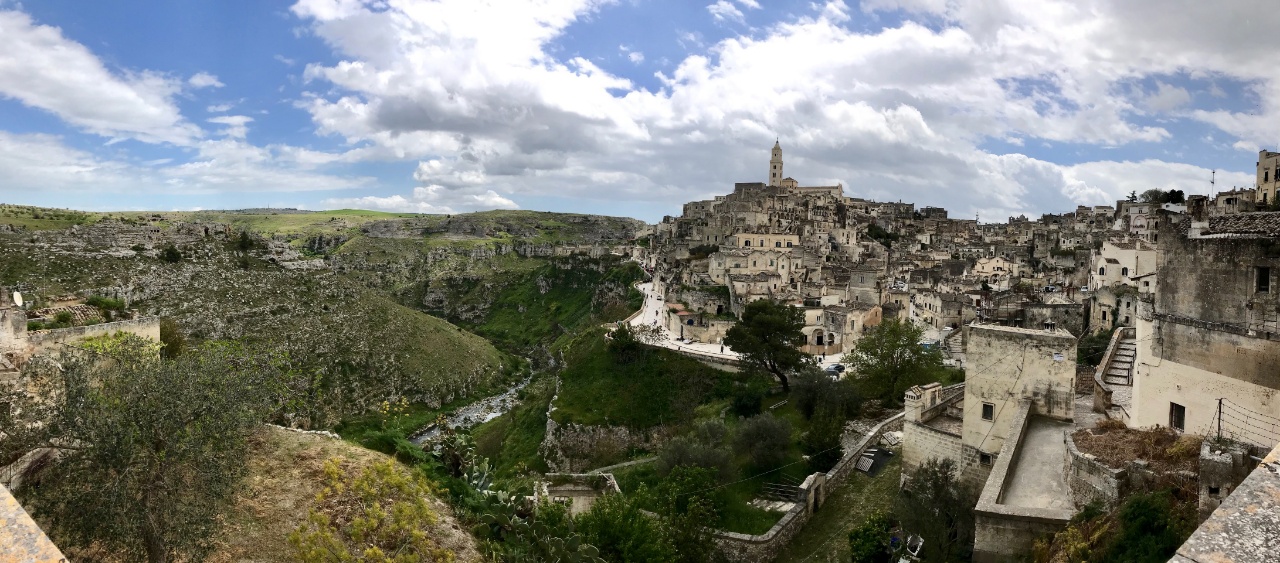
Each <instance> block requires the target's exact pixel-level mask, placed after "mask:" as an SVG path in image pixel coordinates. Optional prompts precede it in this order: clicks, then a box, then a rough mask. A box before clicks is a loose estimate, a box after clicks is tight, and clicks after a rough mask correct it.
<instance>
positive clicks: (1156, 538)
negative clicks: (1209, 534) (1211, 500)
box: [1098, 491, 1196, 563]
mask: <svg viewBox="0 0 1280 563" xmlns="http://www.w3.org/2000/svg"><path fill="white" fill-rule="evenodd" d="M1195 507H1196V505H1195V503H1194V502H1184V503H1181V504H1179V503H1176V502H1175V501H1174V498H1173V495H1172V494H1171V493H1170V492H1169V491H1157V492H1154V493H1148V494H1140V495H1134V496H1132V497H1130V498H1129V500H1127V501H1125V503H1124V505H1122V506H1121V507H1120V511H1119V518H1117V519H1116V521H1117V523H1118V524H1119V531H1118V533H1117V534H1116V535H1115V536H1114V537H1113V538H1112V540H1111V542H1110V543H1109V545H1108V549H1107V550H1106V551H1105V553H1104V554H1103V557H1100V558H1099V559H1098V560H1100V561H1132V562H1134V563H1145V562H1157V561H1159V562H1164V561H1168V560H1169V558H1170V557H1172V556H1173V554H1174V552H1176V551H1177V550H1178V546H1180V545H1182V542H1183V541H1185V540H1186V539H1187V537H1188V536H1190V535H1191V532H1193V531H1195V528H1196V511H1195Z"/></svg>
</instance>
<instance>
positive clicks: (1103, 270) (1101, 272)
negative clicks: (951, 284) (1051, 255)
mask: <svg viewBox="0 0 1280 563" xmlns="http://www.w3.org/2000/svg"><path fill="white" fill-rule="evenodd" d="M747 246H751V245H750V244H748V245H747ZM1098 275H1099V276H1105V275H1107V269H1106V268H1105V267H1104V268H1098Z"/></svg>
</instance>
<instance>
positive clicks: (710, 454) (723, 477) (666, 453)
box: [657, 437, 733, 482]
mask: <svg viewBox="0 0 1280 563" xmlns="http://www.w3.org/2000/svg"><path fill="white" fill-rule="evenodd" d="M677 467H701V468H703V469H707V470H710V471H712V472H714V473H715V475H716V477H717V478H719V480H720V481H723V482H727V481H731V480H732V479H733V460H732V459H731V458H730V456H729V452H727V451H725V450H723V449H721V448H718V447H715V446H712V445H707V444H703V443H699V442H697V441H695V440H693V439H691V438H687V437H680V438H676V439H674V440H670V441H668V442H667V443H666V444H665V445H664V446H663V447H662V449H661V450H659V451H658V463H657V469H658V475H661V476H663V477H666V476H667V475H669V474H670V473H671V471H672V470H673V469H675V468H677Z"/></svg>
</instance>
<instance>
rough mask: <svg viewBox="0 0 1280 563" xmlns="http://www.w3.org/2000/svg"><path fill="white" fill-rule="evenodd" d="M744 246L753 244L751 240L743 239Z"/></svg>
mask: <svg viewBox="0 0 1280 563" xmlns="http://www.w3.org/2000/svg"><path fill="white" fill-rule="evenodd" d="M742 246H751V241H749V240H744V241H742Z"/></svg>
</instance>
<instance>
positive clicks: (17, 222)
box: [0, 204, 100, 231]
mask: <svg viewBox="0 0 1280 563" xmlns="http://www.w3.org/2000/svg"><path fill="white" fill-rule="evenodd" d="M99 217H100V214H98V213H86V212H84V211H75V210H71V209H51V208H47V207H31V206H26V205H8V204H0V225H12V226H14V227H19V228H22V229H26V230H29V231H47V230H56V229H65V228H67V227H70V226H72V225H86V224H89V223H95V222H97V221H98V219H99Z"/></svg>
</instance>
